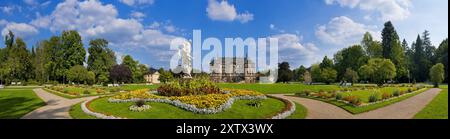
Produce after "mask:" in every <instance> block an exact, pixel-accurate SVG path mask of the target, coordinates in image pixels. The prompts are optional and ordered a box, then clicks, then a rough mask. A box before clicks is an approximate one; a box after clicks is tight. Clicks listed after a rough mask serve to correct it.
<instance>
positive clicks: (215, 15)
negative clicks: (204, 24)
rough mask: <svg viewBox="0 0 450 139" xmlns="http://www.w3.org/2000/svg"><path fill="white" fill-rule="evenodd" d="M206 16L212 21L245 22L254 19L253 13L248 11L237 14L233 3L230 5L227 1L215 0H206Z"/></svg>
mask: <svg viewBox="0 0 450 139" xmlns="http://www.w3.org/2000/svg"><path fill="white" fill-rule="evenodd" d="M206 12H207V13H208V17H209V18H210V19H211V20H214V21H227V22H231V21H235V20H238V21H240V22H241V23H247V22H249V21H252V20H253V19H254V15H253V14H252V13H249V12H245V13H240V14H238V13H237V11H236V8H235V7H234V5H230V4H229V3H228V2H227V1H221V2H218V1H217V0H208V7H207V8H206Z"/></svg>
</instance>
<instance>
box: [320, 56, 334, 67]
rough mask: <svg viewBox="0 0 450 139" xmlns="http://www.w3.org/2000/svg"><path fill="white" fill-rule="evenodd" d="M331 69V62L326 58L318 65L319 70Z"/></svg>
mask: <svg viewBox="0 0 450 139" xmlns="http://www.w3.org/2000/svg"><path fill="white" fill-rule="evenodd" d="M333 67H334V63H333V60H331V59H329V58H328V56H325V57H324V58H323V60H322V63H320V68H321V69H325V68H333Z"/></svg>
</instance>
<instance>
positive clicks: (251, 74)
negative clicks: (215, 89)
mask: <svg viewBox="0 0 450 139" xmlns="http://www.w3.org/2000/svg"><path fill="white" fill-rule="evenodd" d="M225 65H230V66H228V67H226V66H225ZM211 70H212V72H211V75H210V77H211V80H212V81H214V82H219V83H220V82H226V83H255V82H256V77H257V74H256V65H255V63H254V62H253V61H251V60H249V59H248V58H217V59H215V60H213V61H212V62H211Z"/></svg>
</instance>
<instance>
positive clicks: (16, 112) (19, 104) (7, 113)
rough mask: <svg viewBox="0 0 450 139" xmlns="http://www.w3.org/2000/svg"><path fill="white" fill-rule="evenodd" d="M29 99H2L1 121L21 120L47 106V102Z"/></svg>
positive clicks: (0, 106)
mask: <svg viewBox="0 0 450 139" xmlns="http://www.w3.org/2000/svg"><path fill="white" fill-rule="evenodd" d="M32 102H36V99H32V98H27V97H13V98H6V99H5V98H0V108H1V111H0V119H19V118H21V117H22V116H24V115H25V114H27V113H29V112H31V111H33V110H35V109H37V108H39V107H41V106H45V105H46V103H45V102H37V103H32Z"/></svg>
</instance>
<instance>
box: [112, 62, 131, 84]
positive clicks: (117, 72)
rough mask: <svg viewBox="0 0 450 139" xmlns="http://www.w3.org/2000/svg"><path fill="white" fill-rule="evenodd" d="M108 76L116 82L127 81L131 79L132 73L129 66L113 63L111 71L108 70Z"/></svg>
mask: <svg viewBox="0 0 450 139" xmlns="http://www.w3.org/2000/svg"><path fill="white" fill-rule="evenodd" d="M109 78H110V80H111V81H113V82H115V83H117V82H119V83H122V82H125V83H128V82H131V80H132V78H133V77H132V73H131V70H130V68H128V66H125V65H115V66H113V67H112V69H111V71H110V72H109Z"/></svg>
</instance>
